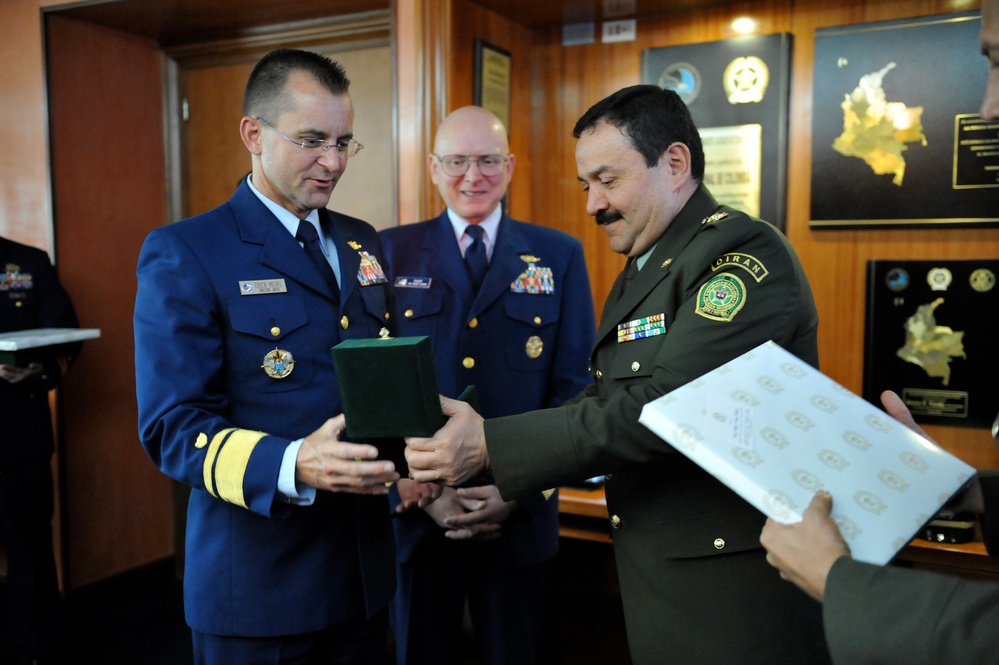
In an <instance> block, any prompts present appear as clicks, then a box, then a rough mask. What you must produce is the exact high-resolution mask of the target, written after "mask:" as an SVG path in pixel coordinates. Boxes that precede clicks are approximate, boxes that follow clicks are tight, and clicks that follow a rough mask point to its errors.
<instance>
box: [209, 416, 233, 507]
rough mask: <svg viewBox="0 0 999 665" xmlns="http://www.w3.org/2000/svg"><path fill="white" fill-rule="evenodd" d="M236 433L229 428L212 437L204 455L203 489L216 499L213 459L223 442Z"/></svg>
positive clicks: (217, 494)
mask: <svg viewBox="0 0 999 665" xmlns="http://www.w3.org/2000/svg"><path fill="white" fill-rule="evenodd" d="M235 431H236V428H235V427H230V428H228V429H224V430H222V431H221V432H219V433H217V434H216V435H215V436H213V437H212V442H211V444H210V445H209V446H208V451H207V453H206V455H205V465H204V468H203V469H202V473H203V474H204V477H205V489H206V490H208V493H209V494H211V495H212V496H214V497H215V498H216V499H217V498H218V496H219V493H218V488H216V487H215V482H214V481H213V477H214V474H213V470H214V469H215V457H216V456H217V455H218V454H219V448H221V447H222V444H223V443H225V440H226V439H227V438H228V437H229V435H230V434H232V433H233V432H235Z"/></svg>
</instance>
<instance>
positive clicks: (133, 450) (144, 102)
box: [47, 15, 173, 588]
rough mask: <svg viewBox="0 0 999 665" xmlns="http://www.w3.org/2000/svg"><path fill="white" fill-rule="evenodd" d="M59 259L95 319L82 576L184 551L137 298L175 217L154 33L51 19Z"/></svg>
mask: <svg viewBox="0 0 999 665" xmlns="http://www.w3.org/2000/svg"><path fill="white" fill-rule="evenodd" d="M47 28H48V31H47V43H48V63H49V85H50V102H49V104H50V118H51V136H52V180H53V190H54V192H55V196H54V204H53V209H54V218H55V231H56V237H57V238H58V241H59V257H60V261H59V272H60V275H61V278H62V281H63V283H64V284H65V286H66V289H67V290H68V291H69V294H70V296H71V297H72V299H73V302H74V304H75V306H76V309H77V312H78V313H79V316H80V322H81V324H82V325H83V326H85V327H92V328H100V329H101V338H100V339H98V340H92V341H88V342H86V343H85V344H84V348H83V352H82V353H81V355H80V357H79V360H78V361H77V363H76V365H75V366H74V367H73V369H72V370H71V371H70V373H69V375H68V376H67V379H66V383H65V386H64V389H63V392H62V398H63V399H62V402H63V423H62V425H63V427H62V429H63V440H62V442H61V445H60V451H59V455H60V462H61V463H60V465H59V466H60V470H61V473H62V477H63V490H64V502H63V508H64V512H63V513H62V518H63V529H62V531H63V535H64V537H65V540H64V553H65V554H66V561H65V562H64V563H65V564H68V568H64V580H65V581H66V583H67V585H68V587H69V588H77V587H80V586H83V585H85V584H87V583H89V582H93V581H96V580H100V579H103V578H106V577H109V576H111V575H113V574H115V573H118V572H122V571H125V570H129V569H131V568H135V567H137V566H139V565H142V564H145V563H149V562H152V561H156V560H159V559H162V558H165V557H168V556H170V555H171V554H172V553H173V541H172V532H171V526H172V515H171V498H170V484H169V480H168V479H167V478H166V476H163V475H162V474H161V473H160V472H159V471H158V470H157V469H156V467H155V466H154V465H153V463H152V461H151V460H150V459H149V458H148V456H147V455H146V453H145V452H144V450H143V449H142V446H141V445H140V444H139V441H138V434H137V425H136V403H135V366H134V347H133V342H132V307H133V304H134V301H135V289H136V278H135V265H136V261H137V259H138V255H139V248H140V246H141V244H142V240H143V239H144V238H145V235H146V233H147V232H149V231H150V230H151V229H153V228H155V227H156V226H160V225H161V224H164V223H165V222H166V211H165V199H166V193H165V173H164V151H163V138H162V137H163V126H162V114H163V101H162V96H161V77H160V67H161V63H160V56H159V53H158V51H157V48H156V45H155V44H154V43H153V42H152V41H151V40H147V39H143V38H138V37H134V36H129V35H125V34H122V33H116V32H113V31H110V30H107V29H104V28H98V27H95V26H93V25H91V24H87V23H81V22H78V21H73V20H70V19H65V18H61V17H59V16H56V15H52V16H50V17H49V19H48V22H47Z"/></svg>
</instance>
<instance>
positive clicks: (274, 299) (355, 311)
mask: <svg viewBox="0 0 999 665" xmlns="http://www.w3.org/2000/svg"><path fill="white" fill-rule="evenodd" d="M319 214H320V220H321V222H322V224H323V228H324V229H329V230H331V231H332V233H333V235H334V239H335V243H336V246H337V250H338V258H339V262H340V269H341V272H340V274H341V280H340V281H341V285H340V290H341V293H340V306H339V308H337V306H336V304H335V302H334V296H335V294H331V293H330V290H329V287H328V286H327V285H326V284H325V283H324V282H323V280H322V278H321V276H320V275H319V273H318V272H317V271H316V270H315V268H314V267H313V265H312V264H310V263H309V261H308V259H307V257H306V255H305V253H304V252H303V250H302V247H301V246H300V245H299V244H298V242H297V241H296V240H295V238H294V237H293V236H292V235H291V234H290V233H289V232H288V231H287V229H285V228H284V227H283V226H282V225H281V223H280V222H279V221H278V220H277V219H276V218H275V217H274V215H273V214H272V213H271V212H270V211H269V210H268V209H267V208H266V206H264V205H263V204H262V203H261V202H260V201H259V199H257V198H256V196H255V195H254V194H253V193H252V192H251V191H250V189H249V187H248V185H247V184H246V182H243V183H242V184H241V185H240V186H239V188H238V189H237V191H236V192H235V194H234V195H233V197H232V198H231V199H230V200H229V202H228V203H226V204H224V205H221V206H219V207H218V208H215V209H214V210H211V211H209V212H207V213H204V214H202V215H199V216H197V217H193V218H191V219H187V220H183V221H180V222H175V223H173V224H169V225H167V226H164V227H161V228H159V229H156V230H155V231H153V232H152V233H150V234H149V236H148V237H147V238H146V241H145V243H144V245H143V247H142V251H141V254H140V256H139V263H138V269H137V274H138V293H137V296H136V304H135V321H134V323H135V354H136V355H135V364H136V393H137V398H138V407H139V435H140V438H141V441H142V444H143V446H144V447H145V449H146V451H147V452H148V454H149V456H150V457H151V458H152V460H153V461H154V462H155V463H156V465H157V466H158V467H159V468H160V470H162V471H163V472H164V473H165V474H167V475H169V476H170V477H172V478H175V479H177V480H179V481H180V482H183V483H185V484H187V485H190V486H191V487H192V488H193V489H192V493H191V498H190V503H189V508H188V531H187V543H186V559H185V574H184V598H185V614H186V618H187V622H188V624H189V625H190V626H191V627H192V629H194V630H195V631H199V632H202V633H209V634H214V635H230V636H245V637H267V636H278V635H294V634H301V633H306V632H313V631H320V630H324V629H326V628H329V627H330V626H334V625H337V624H342V623H344V622H347V621H350V620H353V619H358V618H362V617H363V616H364V615H368V616H372V615H375V614H377V613H378V612H380V611H381V610H383V609H384V608H385V607H386V605H387V604H388V601H389V598H390V597H391V594H392V592H393V586H394V574H393V546H392V535H391V525H390V522H389V510H388V505H387V500H386V498H385V497H384V496H380V497H374V496H361V495H353V494H333V493H329V492H323V491H320V492H318V495H317V497H316V501H315V503H314V504H313V505H311V506H295V505H289V504H288V503H287V502H286V501H285V500H284V498H283V495H281V494H280V493H279V492H278V491H277V482H278V471H279V468H280V465H281V461H282V456H283V454H284V451H285V449H286V447H287V446H288V444H289V443H290V442H291V441H293V440H295V439H298V438H301V437H304V436H306V435H308V434H310V433H311V432H313V431H314V430H316V429H317V428H318V427H319V426H321V425H322V424H323V422H325V421H326V420H327V419H328V418H330V417H332V416H335V415H337V414H338V413H340V402H339V395H338V392H337V385H336V377H335V375H334V372H333V365H332V361H331V359H330V348H331V347H333V346H335V345H336V344H337V343H338V342H340V341H341V340H343V339H350V338H369V337H376V336H378V332H379V330H380V329H381V328H382V327H384V326H385V325H386V323H387V318H388V316H387V313H388V311H389V310H388V302H389V301H388V298H389V293H388V284H387V283H386V282H377V281H375V282H372V281H371V280H365V281H367V282H368V283H367V284H362V282H361V281H359V279H358V271H359V268H360V266H361V261H362V258H367V259H368V260H374V261H378V259H379V257H380V255H381V246H380V245H379V241H378V237H377V234H376V233H375V231H374V229H373V228H372V227H371V226H369V225H368V224H366V223H365V222H362V221H360V220H358V219H354V218H351V217H347V216H345V215H340V214H337V213H332V212H330V211H328V210H325V209H321V210H319ZM247 281H252V282H257V283H263V282H266V283H267V284H268V285H269V286H268V288H267V289H263V291H265V292H264V293H259V294H255V295H242V293H243V292H244V290H243V289H241V288H240V283H241V282H247ZM275 284H276V285H278V287H277V288H273V286H274V285H275ZM250 290H251V291H252V289H250ZM275 349H278V350H279V352H281V353H284V352H287V353H289V354H291V360H293V361H294V365H293V367H292V369H291V371H290V372H289V373H287V375H286V376H285V377H284V378H280V379H279V378H273V377H271V376H269V375H268V373H267V372H265V370H264V367H263V365H264V364H265V356H267V354H268V353H271V352H273V351H274V350H275ZM285 364H286V365H287V364H288V359H287V358H285ZM284 369H285V370H286V369H287V367H285V368H284ZM261 599H267V600H266V602H260V601H261Z"/></svg>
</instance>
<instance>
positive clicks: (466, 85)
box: [433, 0, 543, 223]
mask: <svg viewBox="0 0 999 665" xmlns="http://www.w3.org/2000/svg"><path fill="white" fill-rule="evenodd" d="M453 7H454V15H453V18H452V25H453V36H452V38H451V59H450V62H449V63H448V64H449V85H448V99H447V101H448V106H447V110H448V112H450V111H453V110H455V109H457V108H460V107H462V106H467V105H469V104H472V103H474V101H475V87H474V70H475V39H476V37H478V38H479V39H483V40H485V41H486V42H488V43H490V44H493V45H494V46H498V47H500V48H502V49H504V50H505V51H508V52H509V53H510V56H511V65H512V70H513V71H512V81H511V90H510V127H507V132H508V134H509V136H510V152H512V153H513V154H514V155H515V156H516V165H515V168H514V172H513V180H512V181H511V183H510V186H509V188H508V190H507V201H508V205H509V213H510V215H511V216H513V217H516V218H518V219H523V220H526V221H532V222H537V223H542V222H543V220H535V219H533V218H532V217H531V212H532V210H531V201H532V193H533V183H534V177H533V160H532V159H531V156H532V155H531V139H532V137H531V126H532V125H531V123H532V108H533V105H532V97H531V89H532V66H533V63H532V62H531V45H532V44H533V42H534V39H535V37H534V32H533V31H532V30H531V29H530V28H526V27H524V26H522V25H520V24H518V23H515V22H513V21H510V20H509V19H507V18H504V17H503V16H500V15H499V14H496V13H494V12H491V11H489V10H487V9H483V8H482V7H480V6H479V5H477V4H474V3H473V2H470V1H469V0H455V2H454V5H453ZM435 191H436V190H435ZM443 206H444V203H443V201H441V200H440V197H439V196H438V197H437V208H436V210H434V211H433V214H437V213H439V212H440V211H441V210H443Z"/></svg>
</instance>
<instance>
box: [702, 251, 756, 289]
mask: <svg viewBox="0 0 999 665" xmlns="http://www.w3.org/2000/svg"><path fill="white" fill-rule="evenodd" d="M726 266H738V267H739V268H742V269H743V270H745V271H746V272H748V273H749V274H750V275H752V276H753V279H755V280H756V281H757V282H762V281H763V278H764V277H766V276H767V275H768V274H769V271H768V270H767V267H766V266H765V265H763V263H762V262H761V261H760V260H758V259H757V258H756V257H755V256H750V255H749V254H737V253H732V254H725V255H724V256H719V257H718V258H717V259H715V261H714V263H712V264H711V271H712V272H714V271H716V270H718V269H719V268H724V267H726Z"/></svg>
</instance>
